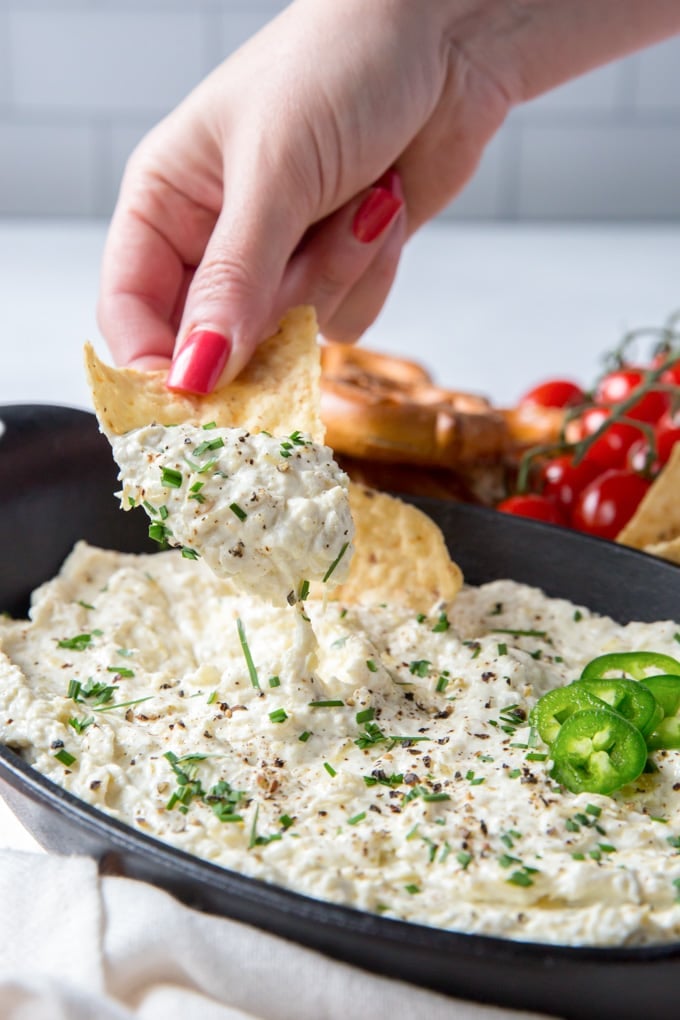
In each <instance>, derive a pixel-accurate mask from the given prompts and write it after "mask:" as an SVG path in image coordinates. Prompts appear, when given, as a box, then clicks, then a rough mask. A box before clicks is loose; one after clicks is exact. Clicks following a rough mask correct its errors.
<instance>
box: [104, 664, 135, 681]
mask: <svg viewBox="0 0 680 1020" xmlns="http://www.w3.org/2000/svg"><path fill="white" fill-rule="evenodd" d="M106 672H107V673H116V674H117V675H118V676H122V677H125V679H126V680H128V679H129V678H130V677H132V676H134V675H135V671H134V669H128V668H127V667H126V666H107V667H106Z"/></svg>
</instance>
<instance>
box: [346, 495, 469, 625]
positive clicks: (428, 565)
mask: <svg viewBox="0 0 680 1020" xmlns="http://www.w3.org/2000/svg"><path fill="white" fill-rule="evenodd" d="M349 501H350V507H351V508H352V516H353V518H354V524H355V527H356V533H355V536H354V556H353V558H352V565H351V567H350V572H349V578H348V579H347V581H345V582H344V584H341V585H339V586H338V588H336V589H335V591H334V592H333V594H332V598H333V599H339V600H340V601H342V602H348V603H351V604H355V603H364V604H367V605H368V604H371V603H372V604H374V605H375V604H376V603H378V602H388V603H390V604H391V605H400V606H408V607H409V608H411V609H416V610H422V611H427V610H429V609H431V607H432V606H433V605H434V603H435V602H438V601H447V602H448V601H450V600H451V599H453V598H455V596H456V595H457V594H458V592H459V591H460V588H461V585H462V583H463V575H462V573H461V571H460V568H459V567H458V566H457V564H455V563H454V562H453V561H452V560H451V557H450V556H449V553H448V550H447V548H446V543H445V542H444V536H443V535H442V533H441V531H440V530H439V528H438V527H437V525H436V524H435V523H434V521H433V520H431V519H430V518H429V517H428V516H427V515H426V514H424V513H423V512H422V510H418V509H417V507H415V506H412V505H411V504H410V503H404V502H403V501H402V500H400V499H396V498H395V497H394V496H389V495H387V493H385V492H376V491H375V490H374V489H367V488H365V487H364V486H363V485H355V484H352V485H350V490H349Z"/></svg>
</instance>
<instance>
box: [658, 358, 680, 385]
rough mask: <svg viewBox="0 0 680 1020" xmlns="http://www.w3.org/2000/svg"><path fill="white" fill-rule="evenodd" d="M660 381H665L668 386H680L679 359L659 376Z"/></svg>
mask: <svg viewBox="0 0 680 1020" xmlns="http://www.w3.org/2000/svg"><path fill="white" fill-rule="evenodd" d="M661 382H663V383H666V384H667V385H669V386H678V387H680V361H676V362H675V364H674V365H671V367H670V368H667V369H666V371H665V372H664V374H663V375H662V376H661Z"/></svg>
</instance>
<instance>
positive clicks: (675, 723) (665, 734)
mask: <svg viewBox="0 0 680 1020" xmlns="http://www.w3.org/2000/svg"><path fill="white" fill-rule="evenodd" d="M645 687H648V688H649V690H650V691H651V692H652V694H653V695H654V697H655V698H656V700H657V702H658V703H659V705H660V706H661V709H662V710H663V714H664V718H663V719H662V720H661V721H660V722H659V723H657V725H656V726H655V727H654V729H653V730H652V732H651V733H650V735H649V736H648V737H647V744H648V746H649V748H650V750H651V751H662V750H677V749H679V748H680V676H668V675H666V676H649V677H647V678H646V680H645Z"/></svg>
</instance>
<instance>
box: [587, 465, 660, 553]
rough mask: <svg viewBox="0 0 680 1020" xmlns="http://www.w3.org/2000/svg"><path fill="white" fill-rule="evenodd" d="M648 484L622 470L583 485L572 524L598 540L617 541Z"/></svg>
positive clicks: (606, 472) (635, 473) (637, 476)
mask: <svg viewBox="0 0 680 1020" xmlns="http://www.w3.org/2000/svg"><path fill="white" fill-rule="evenodd" d="M649 485H650V483H649V482H648V481H647V480H646V479H645V478H643V477H642V476H641V475H639V474H637V472H635V471H630V470H627V469H625V468H613V469H612V470H611V471H605V472H604V474H601V475H600V476H599V477H598V478H596V479H595V480H594V481H592V482H591V483H590V485H586V487H585V489H584V490H583V491H582V492H581V494H580V495H579V497H578V498H577V500H576V502H575V504H574V509H573V512H572V515H571V523H572V525H573V526H574V527H575V528H578V530H579V531H587V532H589V533H590V534H591V535H598V536H599V537H600V538H610V539H613V538H616V536H617V535H618V533H619V532H620V531H621V529H622V528H623V527H625V525H626V524H627V523H628V521H629V520H630V518H631V517H632V516H633V514H634V513H635V510H636V508H637V506H638V504H639V502H640V500H641V499H642V497H643V496H644V494H645V493H646V492H647V489H648V488H649Z"/></svg>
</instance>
